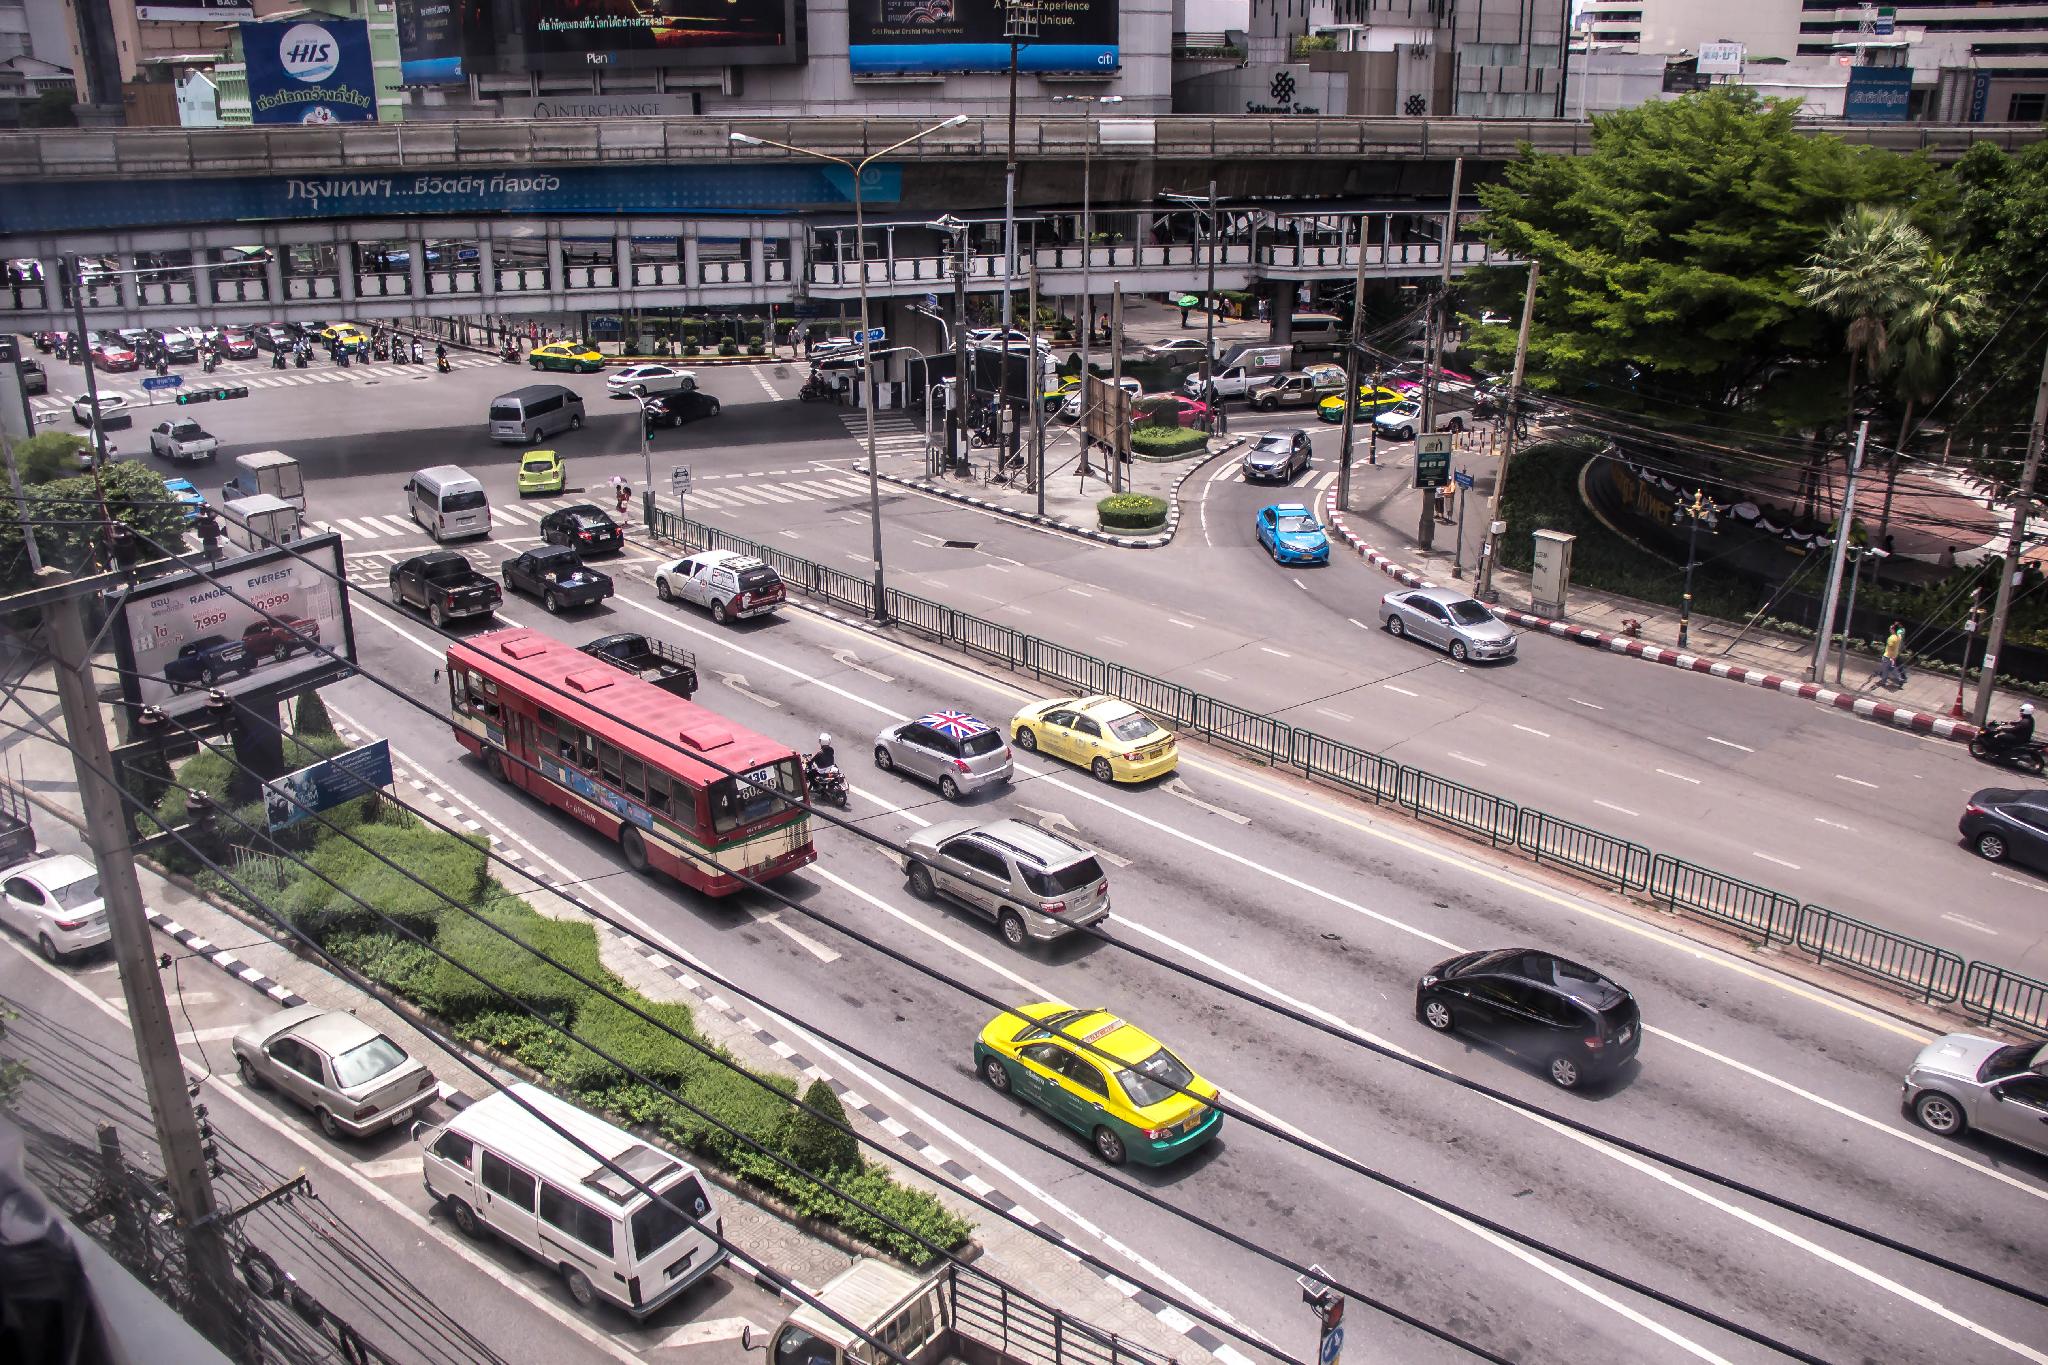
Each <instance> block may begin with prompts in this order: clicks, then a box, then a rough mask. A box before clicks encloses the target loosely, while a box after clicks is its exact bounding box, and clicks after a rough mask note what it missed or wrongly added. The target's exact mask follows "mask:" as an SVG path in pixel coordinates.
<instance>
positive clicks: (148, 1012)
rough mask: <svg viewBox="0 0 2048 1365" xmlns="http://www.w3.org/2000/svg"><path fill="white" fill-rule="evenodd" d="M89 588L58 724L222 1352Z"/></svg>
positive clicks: (194, 1282) (199, 1165) (61, 616)
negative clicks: (96, 674) (97, 666)
mask: <svg viewBox="0 0 2048 1365" xmlns="http://www.w3.org/2000/svg"><path fill="white" fill-rule="evenodd" d="M72 278H73V279H76V278H77V276H76V275H73V277H72ZM36 577H37V583H38V586H40V587H45V588H53V587H61V586H63V585H65V584H66V583H69V582H70V581H71V580H70V579H69V577H68V576H67V575H66V574H64V573H63V571H61V570H58V569H44V570H43V571H42V572H41V573H39V574H38V575H37V576H36ZM91 598H92V595H91V594H90V593H89V592H87V591H85V590H84V589H83V588H82V587H81V588H80V590H79V591H76V592H74V593H72V594H71V595H69V596H67V597H65V598H64V599H62V600H61V601H57V602H54V603H51V604H50V606H49V608H48V610H49V613H50V616H51V618H52V624H53V630H52V641H51V655H52V659H53V662H54V663H55V665H56V677H57V692H58V695H59V697H60V699H61V701H62V705H63V708H64V731H65V734H66V735H67V736H68V737H69V740H70V747H71V755H72V763H73V765H74V770H75V771H76V772H77V775H78V792H79V796H80V798H81V800H82V802H83V804H84V807H85V840H86V844H87V846H88V847H89V848H90V850H91V852H92V860H93V865H94V866H95V867H97V868H98V869H99V874H100V891H101V894H102V895H103V896H104V897H105V899H106V912H107V924H108V927H109V928H110V929H111V930H112V931H113V940H114V960H115V962H116V964H117V965H118V967H119V968H120V973H121V994H122V997H123V999H124V1000H125V1002H126V1004H127V1008H128V1022H129V1026H130V1027H131V1028H133V1029H134V1030H135V1057H136V1061H137V1062H138V1063H139V1064H140V1066H141V1068H142V1084H143V1091H144V1093H145V1094H146V1095H147V1096H148V1098H149V1110H150V1113H151V1115H152V1116H154V1118H155V1120H156V1135H157V1143H158V1145H159V1147H160V1148H161V1149H162V1152H163V1162H164V1182H165V1187H166V1190H167V1192H168V1193H169V1195H170V1199H171V1208H172V1211H173V1213H174V1215H175V1217H176V1220H177V1227H178V1231H179V1233H180V1234H181V1235H182V1236H183V1238H184V1240H185V1245H186V1251H187V1255H188V1256H189V1257H190V1261H189V1263H188V1267H187V1279H188V1281H189V1284H190V1287H191V1289H192V1291H193V1306H194V1310H195V1313H196V1315H197V1318H198V1321H197V1323H196V1324H195V1325H196V1326H198V1327H199V1329H200V1330H201V1331H202V1332H203V1333H204V1334H205V1335H206V1337H207V1338H208V1339H209V1340H211V1341H212V1342H213V1343H214V1344H215V1345H217V1346H219V1347H221V1348H222V1349H223V1350H224V1351H226V1352H227V1354H228V1355H229V1356H231V1357H233V1358H237V1359H239V1358H240V1357H241V1355H242V1352H241V1350H240V1349H239V1345H240V1339H241V1327H240V1323H239V1317H240V1313H239V1308H238V1306H237V1305H236V1304H235V1303H234V1302H233V1296H234V1293H235V1288H234V1287H235V1285H236V1283H237V1281H236V1277H235V1270H234V1264H233V1260H232V1258H231V1257H230V1256H229V1254H228V1247H227V1243H226V1241H225V1239H224V1237H223V1233H224V1232H225V1229H224V1227H223V1226H222V1225H221V1224H220V1223H218V1222H217V1221H216V1218H217V1215H218V1207H217V1206H216V1205H215V1203H214V1199H213V1183H212V1180H211V1179H210V1177H209V1175H208V1172H207V1149H206V1142H205V1139H204V1137H203V1136H202V1134H201V1132H200V1127H199V1119H198V1116H197V1115H196V1114H195V1113H194V1111H193V1107H192V1101H191V1096H190V1094H189V1093H188V1092H187V1090H186V1088H185V1073H184V1068H183V1064H182V1062H181V1060H180V1058H179V1056H178V1046H177V1038H176V1034H175V1033H174V1032H173V1030H172V1027H171V1012H170V1007H169V1006H168V1005H167V1004H166V1003H165V1001H164V988H163V980H162V978H161V977H159V976H158V975H157V966H156V954H155V950H154V947H153V945H152V944H151V942H150V937H149V918H148V914H147V912H146V911H145V910H144V909H143V905H142V888H141V886H140V884H139V883H137V881H136V879H135V851H134V849H133V847H132V846H130V844H129V843H128V839H127V834H126V831H127V830H128V828H129V823H128V821H127V819H126V818H125V816H124V815H123V813H122V810H121V795H120V792H119V791H118V789H116V787H115V786H114V781H113V771H114V762H113V755H112V754H111V753H109V752H108V749H107V732H106V728H105V726H104V725H103V724H102V722H101V720H100V700H99V689H98V687H97V685H96V684H95V683H94V681H93V674H92V648H91V645H90V644H89V643H88V640H89V638H90V635H89V632H88V630H87V627H86V619H85V613H86V604H87V602H89V601H90V600H91Z"/></svg>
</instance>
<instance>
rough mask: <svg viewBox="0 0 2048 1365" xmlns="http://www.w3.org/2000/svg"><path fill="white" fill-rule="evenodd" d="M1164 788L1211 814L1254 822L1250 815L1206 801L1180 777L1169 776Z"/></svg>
mask: <svg viewBox="0 0 2048 1365" xmlns="http://www.w3.org/2000/svg"><path fill="white" fill-rule="evenodd" d="M1164 790H1165V791H1167V792H1170V793H1171V794H1173V795H1174V796H1177V797H1179V798H1180V799H1181V800H1183V801H1185V802H1187V803H1188V804H1189V805H1190V806H1195V807H1198V808H1200V809H1202V810H1205V811H1208V812H1209V813H1210V814H1211V815H1220V816H1222V817H1223V818H1224V819H1226V820H1228V821H1230V822H1231V823H1232V824H1236V825H1249V824H1250V823H1251V822H1252V818H1251V816H1249V815H1240V814H1238V813H1237V812H1236V811H1234V810H1225V809H1224V808H1223V807H1222V806H1217V805H1212V804H1210V803H1209V802H1207V801H1204V800H1203V799H1202V798H1201V797H1199V796H1197V795H1195V794H1194V793H1193V792H1192V791H1190V790H1188V784H1187V783H1186V782H1184V781H1182V780H1181V779H1180V778H1178V777H1172V778H1168V779H1167V781H1166V786H1165V788H1164Z"/></svg>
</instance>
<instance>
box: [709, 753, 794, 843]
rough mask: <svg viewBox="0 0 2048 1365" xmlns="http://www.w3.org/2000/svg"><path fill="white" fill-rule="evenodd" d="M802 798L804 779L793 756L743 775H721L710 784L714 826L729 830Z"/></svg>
mask: <svg viewBox="0 0 2048 1365" xmlns="http://www.w3.org/2000/svg"><path fill="white" fill-rule="evenodd" d="M784 798H786V799H784ZM802 798H803V781H802V779H801V778H800V777H799V776H798V773H797V765H796V760H795V759H793V758H785V759H783V760H782V761H781V762H780V763H772V764H769V765H768V766H766V767H762V768H756V769H754V770H753V771H752V772H749V773H745V774H743V775H741V776H740V777H736V778H735V777H722V778H720V779H719V780H718V781H716V782H714V783H712V784H711V827H712V828H713V829H714V830H716V831H717V832H718V833H720V834H730V833H732V832H733V831H734V830H736V829H738V828H740V827H741V826H743V825H751V824H753V823H754V822H755V821H757V820H766V819H767V818H768V817H769V816H771V815H779V814H781V813H782V812H784V811H786V810H789V809H790V808H791V806H792V805H793V804H794V803H795V802H797V801H799V800H801V799H802Z"/></svg>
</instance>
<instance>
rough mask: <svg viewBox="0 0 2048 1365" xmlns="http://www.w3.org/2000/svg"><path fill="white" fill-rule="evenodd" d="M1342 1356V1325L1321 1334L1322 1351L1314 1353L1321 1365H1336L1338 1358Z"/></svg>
mask: <svg viewBox="0 0 2048 1365" xmlns="http://www.w3.org/2000/svg"><path fill="white" fill-rule="evenodd" d="M1343 1354H1344V1328H1343V1326H1342V1324H1339V1325H1338V1326H1336V1327H1332V1328H1331V1329H1330V1330H1329V1331H1327V1332H1325V1333H1323V1341H1322V1349H1321V1350H1319V1351H1317V1352H1316V1359H1317V1360H1318V1361H1320V1362H1321V1365H1337V1359H1338V1357H1340V1356H1342V1355H1343Z"/></svg>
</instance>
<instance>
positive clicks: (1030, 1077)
mask: <svg viewBox="0 0 2048 1365" xmlns="http://www.w3.org/2000/svg"><path fill="white" fill-rule="evenodd" d="M974 1069H975V1071H976V1072H977V1073H978V1074H979V1075H980V1076H981V1078H982V1080H984V1081H986V1082H987V1083H988V1085H989V1086H990V1087H991V1088H992V1089H994V1090H996V1091H997V1092H998V1093H1001V1094H1005V1095H1015V1096H1016V1097H1017V1098H1018V1099H1020V1100H1023V1101H1024V1102H1025V1103H1026V1104H1030V1105H1034V1106H1036V1107H1037V1108H1040V1109H1043V1110H1044V1111H1045V1112H1046V1113H1048V1114H1050V1115H1052V1116H1053V1117H1054V1118H1055V1119H1057V1120H1059V1121H1060V1122H1061V1123H1064V1124H1066V1125H1067V1127H1069V1128H1072V1129H1073V1130H1074V1131H1075V1132H1077V1133H1079V1134H1081V1135H1082V1136H1083V1137H1085V1138H1087V1139H1088V1140H1089V1142H1091V1143H1093V1144H1094V1146H1095V1152H1096V1155H1098V1156H1100V1157H1101V1158H1102V1159H1103V1160H1104V1161H1107V1162H1108V1163H1109V1164H1110V1165H1112V1166H1121V1165H1122V1164H1123V1163H1124V1162H1126V1161H1135V1162H1137V1163H1138V1164H1139V1165H1141V1166H1164V1165H1166V1164H1167V1163H1169V1162H1173V1161H1178V1160H1179V1159H1180V1158H1182V1157H1184V1156H1186V1155H1188V1154H1189V1153H1190V1152H1193V1151H1195V1150H1196V1149H1197V1148H1199V1147H1201V1146H1202V1145H1203V1144H1205V1143H1207V1142H1208V1141H1209V1140H1210V1139H1212V1138H1214V1137H1215V1136H1216V1134H1217V1132H1218V1131H1219V1130H1221V1128H1222V1127H1223V1111H1222V1110H1220V1109H1218V1108H1217V1107H1216V1105H1215V1100H1216V1098H1217V1095H1218V1091H1217V1089H1216V1087H1215V1086H1214V1085H1211V1084H1210V1083H1209V1082H1208V1081H1205V1080H1203V1079H1202V1078H1201V1077H1200V1076H1198V1075H1196V1074H1195V1073H1194V1071H1193V1069H1191V1068H1190V1067H1189V1066H1188V1064H1187V1063H1186V1062H1183V1061H1182V1060H1181V1059H1180V1058H1178V1057H1176V1056H1174V1055H1173V1053H1172V1052H1170V1051H1168V1050H1167V1049H1166V1048H1165V1047H1163V1046H1162V1045H1161V1044H1160V1042H1159V1040H1158V1039H1156V1038H1154V1037H1153V1036H1152V1035H1151V1034H1149V1033H1147V1032H1145V1030H1143V1029H1141V1028H1139V1027H1138V1026H1137V1025H1135V1024H1130V1023H1126V1022H1125V1021H1124V1020H1122V1019H1119V1018H1117V1017H1116V1016H1115V1015H1113V1014H1111V1013H1109V1012H1108V1011H1107V1010H1100V1009H1074V1008H1073V1007H1071V1006H1069V1005H1063V1004H1061V1003H1059V1002H1058V1001H1045V1002H1043V1003H1040V1004H1035V1005H1023V1006H1020V1007H1018V1008H1017V1009H1016V1010H1015V1011H1013V1012H1005V1013H1002V1014H999V1015H997V1016H996V1017H995V1018H993V1019H991V1020H989V1022H988V1025H987V1026H986V1027H985V1028H983V1029H982V1031H981V1036H980V1037H979V1038H977V1039H975V1042H974Z"/></svg>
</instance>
